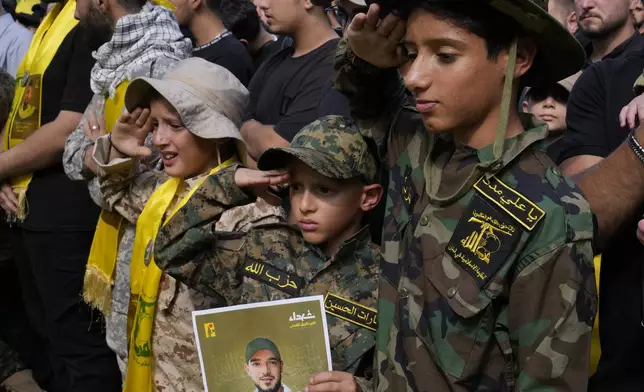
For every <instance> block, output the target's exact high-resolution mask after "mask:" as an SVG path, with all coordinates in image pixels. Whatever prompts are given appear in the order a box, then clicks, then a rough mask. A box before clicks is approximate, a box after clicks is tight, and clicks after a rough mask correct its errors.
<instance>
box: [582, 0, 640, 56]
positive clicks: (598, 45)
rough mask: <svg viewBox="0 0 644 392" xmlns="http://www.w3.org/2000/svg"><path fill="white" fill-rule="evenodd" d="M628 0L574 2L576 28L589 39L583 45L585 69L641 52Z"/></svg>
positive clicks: (583, 0)
mask: <svg viewBox="0 0 644 392" xmlns="http://www.w3.org/2000/svg"><path fill="white" fill-rule="evenodd" d="M630 1H631V0H575V12H576V14H577V20H578V21H579V29H580V30H581V32H582V33H583V34H584V35H585V36H586V37H588V38H589V39H590V40H591V43H590V44H588V45H586V46H585V49H586V55H587V58H588V59H587V61H586V67H588V66H590V65H591V64H592V63H594V62H597V61H600V60H603V59H607V58H618V57H623V56H625V55H627V54H628V53H630V52H633V51H638V50H644V37H642V36H640V34H639V33H637V32H636V31H635V28H634V27H633V23H632V21H631V15H630V12H629V5H630Z"/></svg>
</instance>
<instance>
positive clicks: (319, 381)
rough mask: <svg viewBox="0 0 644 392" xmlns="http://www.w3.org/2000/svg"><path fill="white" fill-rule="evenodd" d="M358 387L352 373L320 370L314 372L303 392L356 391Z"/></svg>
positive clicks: (358, 389)
mask: <svg viewBox="0 0 644 392" xmlns="http://www.w3.org/2000/svg"><path fill="white" fill-rule="evenodd" d="M358 391H360V388H359V387H358V383H356V380H355V378H353V374H351V373H347V372H321V373H318V374H314V375H313V377H311V380H310V381H309V385H307V386H306V388H304V392H358Z"/></svg>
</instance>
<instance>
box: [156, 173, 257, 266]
mask: <svg viewBox="0 0 644 392" xmlns="http://www.w3.org/2000/svg"><path fill="white" fill-rule="evenodd" d="M238 167H239V165H232V166H230V167H228V168H226V169H224V170H221V171H220V172H218V173H216V174H214V175H212V176H210V177H208V180H207V181H205V182H204V183H203V185H202V186H201V187H200V188H199V189H198V190H197V191H196V192H195V193H194V195H193V196H192V197H191V198H190V200H188V202H187V203H186V204H185V205H184V206H183V207H181V209H179V211H177V212H176V213H175V214H174V216H173V217H172V218H171V219H170V221H169V222H168V223H166V224H165V225H164V226H163V227H162V228H161V229H160V230H159V234H158V235H157V238H156V241H155V244H154V254H155V261H156V262H157V265H159V268H161V269H163V267H162V266H170V265H176V264H180V263H183V262H186V261H188V260H190V259H191V258H192V257H194V256H195V255H196V254H198V253H200V252H202V251H203V250H204V249H207V248H210V247H212V244H213V241H214V239H215V237H214V234H213V232H214V229H215V225H216V223H217V221H218V220H219V219H220V217H221V216H222V214H223V213H224V212H226V211H227V210H229V209H231V208H233V207H237V206H241V205H245V204H248V203H251V202H253V201H254V200H253V199H252V198H250V197H249V196H248V195H247V194H246V193H244V191H243V190H241V189H240V188H239V187H238V186H237V184H236V183H235V171H236V170H237V168H238Z"/></svg>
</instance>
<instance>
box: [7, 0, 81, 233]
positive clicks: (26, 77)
mask: <svg viewBox="0 0 644 392" xmlns="http://www.w3.org/2000/svg"><path fill="white" fill-rule="evenodd" d="M75 9H76V0H68V1H67V3H66V4H65V5H64V6H63V5H62V4H56V5H55V6H54V8H53V9H52V10H51V12H50V13H49V14H47V16H46V17H45V19H44V20H43V21H42V23H41V24H40V27H38V30H36V34H35V35H34V37H33V40H32V41H31V45H29V50H28V51H27V54H26V55H25V57H24V59H23V60H22V63H20V66H19V67H18V73H17V75H18V77H17V80H18V81H19V83H17V85H16V93H15V96H14V98H13V105H12V108H13V109H12V110H11V113H10V114H9V120H8V121H7V125H6V127H5V129H6V130H7V131H6V132H5V136H4V149H5V151H6V150H8V149H10V148H13V147H15V146H16V145H18V144H20V143H22V142H23V141H24V140H25V139H26V138H27V137H29V136H30V135H31V134H32V133H34V132H35V131H36V130H37V129H38V128H40V120H41V118H40V115H41V109H42V106H41V105H42V77H43V75H44V74H45V71H46V70H47V67H49V64H50V63H51V60H52V59H53V58H54V56H55V55H56V52H58V48H59V47H60V45H61V44H62V42H63V40H64V39H65V37H67V34H69V32H70V31H72V29H73V28H74V27H75V26H76V25H77V24H78V21H77V20H76V19H74V11H75ZM31 179H32V174H26V175H23V176H18V177H14V178H12V179H11V180H10V183H11V186H12V187H13V191H14V192H15V193H16V196H17V198H18V213H17V214H16V216H15V217H12V218H15V219H16V220H18V221H23V220H24V219H25V218H26V217H27V201H26V195H27V188H28V187H29V183H30V182H31Z"/></svg>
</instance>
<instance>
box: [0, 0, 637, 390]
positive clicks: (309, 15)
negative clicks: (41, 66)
mask: <svg viewBox="0 0 644 392" xmlns="http://www.w3.org/2000/svg"><path fill="white" fill-rule="evenodd" d="M68 1H71V0H68ZM169 1H170V3H165V2H159V6H161V7H167V8H169V9H172V11H173V12H172V13H169V12H162V11H159V8H158V6H153V5H152V4H150V3H146V2H142V1H136V0H96V1H94V0H76V3H75V7H74V10H73V11H72V13H69V15H67V16H66V17H68V18H69V19H68V22H69V23H72V22H73V21H74V20H78V22H73V23H78V27H76V26H75V25H74V26H72V27H71V30H70V32H69V33H68V34H67V35H66V36H65V39H64V41H62V43H61V44H60V48H61V49H59V52H58V53H57V54H56V56H54V57H53V59H52V60H51V63H50V64H49V66H48V67H47V70H46V72H43V75H44V76H43V79H42V80H43V82H42V83H43V84H44V85H45V86H47V87H46V89H44V90H43V91H42V92H41V94H42V99H41V102H40V103H39V105H40V107H39V108H38V110H39V111H40V116H41V118H40V126H39V132H37V133H34V134H33V136H32V137H30V138H26V139H25V141H24V143H21V144H18V145H16V146H14V145H11V147H12V148H11V149H7V146H6V145H5V150H7V151H5V152H3V153H2V154H0V178H1V179H2V180H3V187H2V191H1V192H0V205H2V208H3V209H4V210H5V214H6V217H7V218H8V219H6V220H5V219H3V223H2V224H0V385H1V386H0V390H1V389H2V388H5V389H6V390H7V391H40V390H47V391H50V392H56V391H84V392H86V391H96V392H99V391H116V390H120V389H121V384H122V382H123V374H124V373H125V371H126V369H129V368H128V365H127V359H128V356H129V355H130V353H129V349H128V336H127V332H126V333H123V331H128V311H129V306H130V298H129V294H130V289H129V276H128V277H126V278H123V277H122V276H121V277H120V278H122V279H125V280H121V281H119V275H118V274H117V275H116V281H115V282H114V289H113V291H112V290H110V292H109V296H110V297H111V299H110V302H111V308H112V309H111V312H102V311H101V312H99V311H97V310H96V309H100V310H103V309H101V307H100V305H97V304H96V301H97V300H96V299H92V298H88V297H87V295H86V296H85V298H83V295H82V294H83V284H85V285H87V275H86V274H87V272H86V267H87V261H88V259H90V258H91V257H90V253H91V251H92V243H93V241H94V239H95V235H96V231H97V222H100V221H101V219H105V216H104V215H101V210H102V208H106V207H105V206H106V203H107V204H109V203H110V201H108V202H106V201H105V200H102V198H103V197H104V196H105V195H102V194H101V193H102V192H103V193H104V192H105V190H106V187H105V184H101V183H100V181H99V177H100V175H98V173H100V172H101V170H105V168H102V167H98V166H100V165H101V164H104V165H108V164H109V159H107V160H106V162H102V163H100V162H99V163H97V160H96V159H95V158H96V157H95V156H94V155H93V152H94V145H95V144H97V145H98V144H99V143H97V142H96V140H98V139H100V138H101V137H105V132H106V131H109V129H111V126H110V125H114V123H115V122H116V120H115V119H112V120H110V119H109V115H108V107H109V105H110V104H109V102H110V100H111V99H114V97H119V96H121V95H124V91H125V90H124V89H125V88H127V84H122V83H121V82H123V80H126V79H130V80H132V79H134V78H136V77H141V76H144V77H152V78H157V79H160V78H162V77H163V75H165V74H166V72H167V71H168V70H170V69H171V68H172V67H173V66H174V64H175V63H176V62H177V61H182V60H185V59H186V58H189V57H198V58H201V59H203V60H205V61H207V62H209V63H213V64H217V65H220V66H222V67H224V68H226V69H227V70H228V71H230V73H231V74H232V75H234V76H235V77H236V79H238V80H239V82H240V83H241V84H242V85H243V86H245V87H247V88H248V91H249V92H250V95H249V98H248V105H245V107H244V108H243V110H242V109H240V113H239V114H235V115H231V116H232V117H239V125H240V126H239V134H240V136H241V138H242V139H243V141H244V143H245V149H244V153H245V156H244V157H243V160H244V163H245V165H246V166H247V167H249V168H257V164H258V161H259V160H260V157H261V156H262V153H264V152H265V151H266V150H268V149H271V148H286V147H289V145H290V143H291V142H293V140H294V139H295V137H296V135H297V134H298V132H300V131H301V130H302V129H303V128H305V127H306V126H307V125H309V124H311V123H313V122H314V121H316V120H318V119H320V118H323V117H325V116H329V115H337V116H343V117H347V118H350V117H351V116H352V114H353V113H352V103H351V102H350V99H349V97H348V96H347V95H345V94H342V93H340V92H339V91H338V90H337V89H335V88H334V81H333V75H334V63H336V64H337V60H338V59H337V58H338V57H339V55H338V54H337V53H338V46H339V45H340V46H341V38H342V36H343V35H344V32H345V30H346V29H347V28H348V26H349V25H350V23H351V21H352V19H353V18H354V17H355V16H356V15H358V14H359V13H365V12H366V11H367V9H368V5H367V4H366V3H365V2H364V1H363V0H335V1H333V2H329V1H324V0H315V1H308V0H307V1H304V0H301V1H297V0H255V2H254V3H253V2H250V1H246V0H169ZM301 2H302V3H303V4H304V5H302V4H300V3H301ZM537 3H540V6H542V8H543V9H545V10H547V12H548V13H549V14H550V15H551V16H552V17H553V18H555V19H556V20H557V21H558V22H559V23H560V24H561V25H562V26H564V27H565V29H566V30H568V32H569V33H570V34H572V35H574V36H575V38H576V39H577V40H578V42H579V43H580V45H582V46H583V48H584V51H585V54H586V62H585V65H584V69H583V70H581V71H579V72H578V73H577V74H576V75H573V76H571V77H569V78H566V79H564V80H561V81H559V82H557V83H542V84H537V85H531V86H529V87H527V88H525V89H524V90H523V91H522V94H521V98H520V100H519V102H518V106H519V110H520V111H522V112H525V113H528V114H532V115H534V117H535V118H536V119H538V120H540V121H542V122H545V123H546V124H547V125H548V130H549V134H548V143H547V154H548V156H549V157H550V158H551V159H552V161H553V162H555V163H557V164H558V165H559V168H560V170H561V172H562V173H563V174H564V175H566V176H568V177H570V178H572V179H574V180H575V181H576V182H577V183H578V184H579V185H580V187H581V189H582V191H583V193H584V196H585V197H586V198H587V199H588V201H589V203H590V206H591V207H592V209H593V212H594V213H595V216H596V217H595V238H596V239H595V242H594V249H593V250H594V253H595V256H597V257H596V258H595V260H594V267H595V277H596V282H597V285H598V292H599V298H600V301H599V311H598V313H597V317H596V319H595V329H594V332H593V333H594V335H593V341H592V347H591V368H590V369H589V370H588V377H589V379H590V381H589V387H588V390H589V391H593V392H594V391H608V390H611V389H612V390H616V391H620V392H622V391H624V392H629V391H641V390H644V372H642V371H641V366H642V365H641V364H642V363H644V350H642V348H644V268H643V265H642V257H643V256H644V255H643V253H642V251H643V249H642V243H643V242H642V240H643V239H644V235H643V234H642V233H644V227H642V229H641V230H640V231H638V229H637V228H638V222H639V221H640V218H641V216H642V213H643V212H644V210H643V209H642V208H641V206H642V204H641V200H640V197H639V196H637V195H634V194H631V193H628V192H629V191H630V192H635V191H633V190H627V189H630V187H631V186H634V184H631V183H629V182H627V180H623V181H624V182H622V183H621V184H622V185H623V188H622V187H617V188H614V187H610V189H606V187H607V185H606V184H607V183H606V182H605V179H606V178H607V177H605V176H609V177H613V178H627V177H625V176H626V174H625V173H626V171H627V170H622V169H623V168H624V167H625V166H624V165H622V166H620V165H618V164H615V163H614V162H615V159H616V158H615V157H616V156H617V155H616V154H619V152H620V148H621V147H622V146H623V145H624V143H625V141H628V140H629V137H631V136H630V135H632V133H631V131H632V130H633V129H635V128H636V127H637V126H638V125H639V120H638V119H639V118H641V117H642V116H644V99H643V98H642V97H640V96H639V94H640V93H642V92H644V76H643V75H642V72H643V70H644V37H642V36H641V35H640V34H641V32H644V5H643V3H642V1H641V0H539V1H537ZM67 4H69V3H57V2H54V1H51V2H38V1H33V0H20V1H18V2H17V3H14V2H12V1H11V0H6V1H3V2H2V8H0V68H2V69H3V70H4V72H2V73H0V120H2V122H3V123H4V122H5V120H7V119H8V117H9V113H10V111H11V105H12V101H13V96H14V93H15V91H17V90H18V89H19V88H24V87H25V86H24V84H22V78H24V77H25V75H24V74H21V71H20V67H21V63H23V61H26V60H24V59H25V55H26V53H27V51H28V50H29V46H30V44H31V42H32V38H33V37H36V36H37V35H36V36H35V35H34V34H37V29H38V26H39V25H40V24H41V23H44V22H43V20H47V19H46V17H47V15H48V13H49V12H50V11H52V10H53V12H59V13H60V14H59V16H58V17H60V18H62V17H63V13H64V12H65V9H64V8H63V10H62V11H61V10H60V8H61V7H62V6H64V5H67ZM164 9H165V8H164ZM74 12H75V14H74ZM72 14H73V15H74V17H75V19H73V17H72V16H71V15H72ZM177 23H178V24H177ZM175 25H176V26H175ZM175 27H180V29H181V30H180V31H179V30H178V29H177V28H175ZM40 38H42V37H40ZM137 43H138V44H137ZM123 59H128V61H127V62H126V61H125V60H123ZM562 61H563V60H562ZM195 64H198V63H195ZM128 67H129V68H128ZM195 67H198V66H195ZM135 68H136V70H135V71H133V70H134V69H135ZM335 71H336V73H337V66H336V69H335ZM199 72H200V71H199V69H196V70H195V74H196V75H195V77H196V78H199V77H200V75H199ZM203 72H205V73H207V71H203ZM27 77H28V76H27ZM119 78H120V79H119ZM336 82H337V80H336ZM21 84H22V86H21ZM106 92H107V95H106ZM345 92H346V91H345ZM349 95H350V94H349ZM407 95H408V96H409V95H410V94H409V93H408V94H407ZM121 106H122V105H121ZM103 116H104V117H105V118H104V119H102V118H103ZM116 117H118V116H116ZM99 118H100V119H99ZM9 120H10V119H9ZM101 122H103V125H100V123H101ZM105 122H107V123H108V124H107V125H106V124H105ZM95 124H99V125H95ZM43 129H44V130H46V131H47V132H40V130H43ZM5 131H6V130H5ZM92 132H94V133H92ZM29 139H31V140H29ZM148 143H149V141H148ZM368 143H369V145H368V147H365V149H368V150H370V151H371V152H373V153H374V155H379V153H380V151H378V150H379V148H380V144H379V143H377V141H376V142H373V143H372V142H368ZM108 150H109V149H108ZM108 155H109V154H108ZM609 157H612V158H610V159H609ZM604 161H605V162H604ZM602 162H604V163H602ZM630 162H631V163H632V161H630ZM636 163H638V164H639V162H636ZM97 165H98V166H97ZM598 167H601V168H602V170H605V172H602V170H595V169H597V168H598ZM626 167H628V165H626ZM629 170H630V168H629ZM632 171H634V172H637V171H638V170H635V169H634V168H633V169H632ZM639 171H640V172H641V171H642V170H641V169H640V170H639ZM28 173H33V176H32V179H31V181H30V182H29V183H28V187H29V188H28V189H29V192H28V193H26V194H23V195H22V196H20V195H19V194H18V196H17V197H16V195H15V194H14V189H15V188H16V186H15V183H14V184H11V182H10V179H12V178H15V177H17V176H22V175H24V174H28ZM589 173H590V174H589ZM631 174H632V175H637V173H631ZM602 176H604V177H602ZM378 182H379V183H380V184H381V185H383V186H385V188H386V184H387V183H388V176H387V171H386V170H384V168H380V169H379V175H378ZM612 184H614V183H612ZM12 185H13V187H12ZM155 186H156V185H155ZM108 188H109V187H108ZM405 189H406V188H405ZM25 192H26V191H25ZM609 193H610V195H609ZM281 195H282V196H285V195H286V194H285V193H284V190H282V191H281ZM148 196H149V195H148ZM282 199H283V203H282V207H283V208H284V210H286V211H288V210H289V208H290V206H289V203H288V201H287V199H288V197H283V198H282ZM383 199H386V197H385V198H383ZM258 203H260V202H258ZM144 204H145V203H144ZM144 204H143V205H144ZM376 204H377V205H374V206H372V207H373V209H371V207H370V208H369V209H368V210H369V211H368V212H366V218H365V219H366V220H367V221H368V222H369V223H370V227H369V230H370V237H371V241H372V242H373V243H376V244H380V243H381V242H382V241H381V240H382V227H383V221H384V215H385V201H381V202H379V203H378V202H377V203H376ZM615 205H629V206H630V205H632V208H631V210H629V211H631V212H629V213H628V214H626V215H627V216H624V214H621V215H620V214H619V213H618V212H615V211H616V210H615V209H614V208H613V206H615ZM111 208H113V206H112V205H110V209H111ZM253 208H259V210H257V211H260V212H257V211H255V212H252V213H250V212H244V213H243V214H246V215H244V216H246V217H247V216H248V214H256V215H253V219H251V220H254V221H255V222H258V221H261V220H263V221H265V222H268V221H270V220H271V219H273V218H276V217H280V216H282V215H283V212H282V210H280V211H278V210H277V209H275V210H273V209H271V208H272V207H268V206H267V205H259V206H258V207H257V206H255V207H253ZM140 209H143V207H141V208H140ZM632 211H635V213H632ZM240 214H242V213H240ZM615 214H617V215H619V217H615V216H616V215H615ZM121 215H122V216H123V217H124V218H126V220H129V222H125V223H123V226H121V230H122V232H121V237H120V243H119V247H118V258H117V259H116V260H117V265H116V267H115V268H116V270H117V271H118V270H119V269H120V270H123V271H125V270H128V268H129V267H128V266H129V259H130V257H131V252H132V249H133V248H134V234H135V231H136V217H132V218H131V219H129V218H128V216H127V214H126V213H123V212H121ZM99 216H100V218H99ZM16 217H18V218H19V219H18V221H16V219H15V218H16ZM240 222H241V220H240ZM239 225H242V224H241V223H239ZM99 227H100V224H99ZM606 233H608V234H606ZM638 238H639V239H638ZM365 279H366V280H369V279H367V278H365ZM164 290H165V291H166V292H170V291H176V293H172V294H168V295H169V296H170V298H172V299H171V300H170V301H169V303H170V304H169V305H168V307H167V308H164V310H166V312H161V313H160V314H161V316H157V319H158V322H159V323H160V327H159V328H161V329H162V330H164V331H166V332H167V334H168V335H169V336H173V339H174V340H176V341H181V340H182V339H183V340H184V342H183V343H177V344H176V345H174V346H171V347H165V350H166V352H163V350H164V348H163V347H159V346H157V351H160V352H163V353H162V354H160V355H165V358H166V362H167V363H163V361H161V362H160V363H161V364H162V366H161V367H162V368H163V369H164V372H165V373H166V375H165V379H164V381H162V385H164V386H165V387H166V388H168V389H167V390H177V391H178V390H182V389H180V388H179V387H178V386H179V385H183V388H184V389H183V390H198V389H199V386H198V385H199V383H200V382H201V380H200V378H199V377H197V379H196V382H195V380H194V376H195V375H194V374H191V373H189V372H190V371H194V369H192V370H184V371H185V372H187V373H188V374H190V376H191V377H192V378H193V380H192V384H191V383H190V382H188V381H184V380H183V379H185V378H186V374H185V373H184V374H181V371H182V370H181V367H179V366H178V365H176V363H175V362H179V361H181V358H180V357H179V358H178V359H175V360H173V359H172V358H171V357H172V355H173V354H176V352H181V353H183V354H182V355H188V354H186V353H187V352H192V353H193V354H192V355H194V351H195V348H194V347H190V346H191V345H190V339H189V338H187V337H186V333H190V332H185V331H183V332H181V333H179V332H177V331H176V329H173V325H176V324H181V323H183V322H184V321H185V317H184V319H183V320H182V319H181V317H179V316H176V315H175V314H173V313H172V312H174V311H176V312H184V313H185V314H189V310H190V306H189V305H185V306H184V305H181V304H182V303H184V302H182V301H183V300H182V297H181V295H180V294H179V292H180V291H181V290H180V285H176V286H175V287H164V286H163V285H162V287H161V291H160V293H161V294H160V295H162V294H163V292H164ZM183 299H185V297H184V298H183ZM93 301H94V302H93ZM186 301H188V302H190V300H186ZM175 303H177V304H179V305H178V306H177V307H176V308H175V307H174V305H175ZM182 306H183V307H182ZM103 314H105V317H103ZM185 314H184V316H185ZM172 334H177V335H172ZM182 334H183V335H182ZM166 365H167V366H166ZM164 366H166V367H164ZM197 376H198V375H197ZM562 390H563V389H562Z"/></svg>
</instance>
